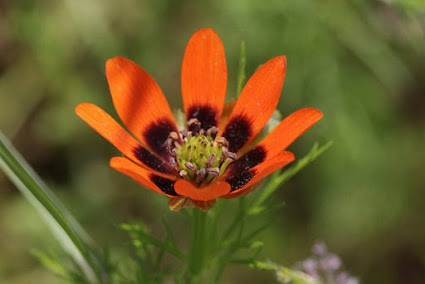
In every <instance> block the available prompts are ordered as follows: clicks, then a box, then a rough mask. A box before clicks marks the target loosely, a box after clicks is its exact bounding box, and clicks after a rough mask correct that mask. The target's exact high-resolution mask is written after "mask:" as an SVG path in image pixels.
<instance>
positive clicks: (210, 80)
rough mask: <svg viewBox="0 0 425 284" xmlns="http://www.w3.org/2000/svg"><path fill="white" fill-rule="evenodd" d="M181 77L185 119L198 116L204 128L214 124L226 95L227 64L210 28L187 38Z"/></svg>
mask: <svg viewBox="0 0 425 284" xmlns="http://www.w3.org/2000/svg"><path fill="white" fill-rule="evenodd" d="M181 80H182V83H181V84H182V96H183V104H184V110H185V113H186V119H187V120H189V119H191V118H196V119H198V120H199V121H200V122H201V128H203V129H205V130H207V129H208V128H210V127H212V126H218V122H219V120H220V116H221V113H222V110H223V105H224V99H225V96H226V88H227V65H226V57H225V54H224V47H223V43H222V42H221V39H220V37H219V36H218V35H217V34H216V33H215V32H214V31H213V30H212V29H200V30H199V31H197V32H196V33H195V34H193V35H192V37H191V38H190V40H189V43H188V44H187V46H186V51H185V53H184V57H183V64H182V75H181ZM189 130H192V129H190V127H189Z"/></svg>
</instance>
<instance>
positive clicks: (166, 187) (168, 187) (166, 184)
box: [150, 174, 178, 196]
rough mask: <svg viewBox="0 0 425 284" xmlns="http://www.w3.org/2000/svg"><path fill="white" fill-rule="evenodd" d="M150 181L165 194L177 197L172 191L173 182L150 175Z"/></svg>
mask: <svg viewBox="0 0 425 284" xmlns="http://www.w3.org/2000/svg"><path fill="white" fill-rule="evenodd" d="M150 179H151V181H152V182H153V183H154V184H155V185H156V186H157V187H159V189H160V190H161V191H162V192H164V193H165V194H168V195H172V196H178V194H177V193H176V192H175V190H174V183H175V181H174V180H170V179H167V178H163V177H160V176H156V175H154V174H151V176H150Z"/></svg>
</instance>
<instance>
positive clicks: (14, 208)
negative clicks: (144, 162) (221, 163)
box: [0, 0, 425, 284]
mask: <svg viewBox="0 0 425 284" xmlns="http://www.w3.org/2000/svg"><path fill="white" fill-rule="evenodd" d="M201 27H212V28H213V29H215V30H216V32H217V33H218V34H219V35H220V37H221V38H222V40H223V43H224V46H225V50H226V57H227V64H228V69H229V87H228V92H229V94H233V93H234V92H235V85H236V82H235V81H236V73H237V64H238V58H239V45H240V42H241V41H242V40H244V41H245V43H246V49H247V51H246V54H247V62H248V65H247V67H248V68H247V72H248V74H249V75H250V74H252V72H253V71H254V70H255V68H256V67H257V66H258V65H259V64H261V63H264V62H265V61H267V60H268V59H270V58H272V57H274V56H277V55H281V54H285V55H286V56H287V59H288V69H287V77H286V80H285V85H284V88H283V93H282V97H281V100H280V102H279V109H280V111H281V112H282V113H283V114H284V115H287V114H289V113H291V112H293V111H295V110H297V109H299V108H302V107H306V106H311V107H315V108H318V109H320V110H322V111H323V112H324V118H323V119H322V120H321V121H320V122H319V123H318V124H317V125H316V126H314V127H313V129H312V130H310V131H309V132H308V133H306V134H305V135H304V136H303V137H302V138H301V139H299V140H298V141H297V142H296V143H295V144H294V145H293V146H291V148H290V149H291V150H292V151H293V152H294V153H295V155H297V156H298V157H302V156H303V155H304V154H306V153H307V152H308V149H309V148H310V147H311V146H312V144H313V143H314V142H315V141H319V142H321V143H325V142H327V141H328V140H333V141H334V145H333V147H331V149H330V150H328V151H327V152H326V153H325V154H324V155H323V156H321V157H320V158H319V159H318V160H317V161H315V162H314V163H313V164H312V165H311V166H309V167H308V168H307V169H306V170H304V171H302V172H301V173H300V174H298V175H297V176H296V177H295V178H294V179H292V180H291V181H290V182H289V183H287V184H286V185H285V186H284V187H283V188H282V189H281V190H280V191H279V192H278V194H275V195H274V197H273V198H274V199H275V200H276V202H278V201H282V200H284V201H285V202H286V205H285V207H283V209H281V210H279V211H278V212H277V213H278V214H280V216H279V218H278V222H277V223H276V224H275V225H274V226H273V227H271V228H270V229H269V230H268V231H266V233H265V234H264V235H263V238H262V240H263V241H264V242H265V248H264V250H263V253H262V255H261V257H262V259H271V260H273V261H276V262H278V263H281V264H285V265H291V264H292V263H294V262H296V261H299V260H301V259H304V258H305V257H307V256H308V255H309V254H310V252H309V250H310V246H311V245H312V244H313V243H314V241H316V240H318V239H321V240H324V241H325V242H326V243H327V244H328V246H329V247H330V250H332V251H334V252H335V253H337V254H338V255H340V256H341V257H342V259H343V261H344V263H345V265H346V268H347V269H348V270H349V271H350V272H351V273H352V274H353V275H356V276H358V277H359V278H360V279H361V281H362V282H363V283H390V284H391V283H423V281H424V279H425V225H424V217H425V206H424V201H425V177H424V173H425V170H424V169H425V151H424V145H425V36H424V33H425V3H424V1H423V0H406V1H403V0H346V1H342V0H340V1H337V0H334V1H313V0H293V1H285V0H270V1H242V0H236V1H235V0H234V1H226V0H218V1H217V0H216V1H212V0H211V1H188V0H184V1H166V0H156V1H147V0H145V1H136V0H122V1H112V0H106V1H100V0H63V1H53V0H38V1H35V0H26V1H20V0H10V1H7V0H6V1H2V2H0V129H1V130H2V131H4V132H5V134H6V135H7V136H8V137H9V138H10V139H11V140H12V141H13V143H14V145H15V146H16V147H17V148H18V149H19V151H20V152H21V153H22V154H23V156H24V157H25V158H26V159H27V160H28V161H29V162H30V163H31V165H32V166H33V167H34V168H35V169H36V171H37V172H38V173H39V174H40V175H41V177H42V178H43V179H44V180H45V181H46V182H47V183H48V184H49V185H50V186H51V188H52V189H53V190H54V191H55V193H57V194H58V195H59V197H60V198H61V200H62V201H63V202H64V203H65V204H66V206H67V207H68V208H69V209H70V211H71V212H72V213H73V214H75V215H76V217H77V219H78V220H79V221H80V222H81V223H82V224H83V226H84V227H85V228H86V229H87V230H88V231H89V233H90V234H91V235H92V236H93V237H94V239H96V240H97V241H98V242H99V243H100V244H105V243H108V244H109V246H110V247H111V250H112V252H113V253H115V254H117V255H120V254H124V253H125V246H126V245H125V242H127V237H126V235H125V233H123V232H122V231H121V230H120V229H119V228H117V225H118V224H120V223H122V222H125V221H128V220H129V219H135V220H142V221H143V222H145V223H146V224H147V225H148V226H149V227H151V228H152V230H155V228H157V227H159V226H160V221H159V217H160V216H162V214H168V215H169V216H170V218H175V219H176V223H178V222H179V220H180V221H181V219H179V217H176V216H175V215H176V214H174V213H169V212H168V211H169V210H168V208H167V206H166V201H167V199H166V198H162V197H161V196H159V195H158V194H156V193H154V192H149V191H146V190H141V189H140V188H139V187H138V185H137V184H136V183H135V182H133V181H132V180H131V179H130V178H127V177H126V176H124V175H121V174H119V173H118V172H115V171H113V170H112V169H110V168H109V166H108V162H109V158H110V157H112V156H113V155H116V154H117V151H116V150H115V149H114V148H113V147H112V146H111V145H110V144H109V143H108V142H106V141H105V140H104V139H103V138H101V137H100V136H99V135H98V134H96V133H95V132H94V131H93V130H92V129H90V128H89V127H88V126H87V125H86V124H85V123H84V122H82V121H81V120H80V119H78V118H77V116H76V115H75V113H74V107H75V106H76V105H77V104H78V103H79V102H92V103H95V104H97V105H99V106H101V107H102V108H104V109H106V110H107V111H108V112H109V113H111V114H113V116H115V117H116V114H115V112H114V110H113V106H112V101H111V98H110V96H109V91H108V86H107V82H106V78H105V71H104V64H105V61H106V60H107V59H108V58H110V57H113V56H115V55H122V56H124V57H127V58H130V59H131V60H133V61H135V62H136V63H138V64H139V65H141V66H143V67H144V68H145V69H146V70H147V71H148V72H149V73H150V74H151V75H152V76H153V77H154V78H155V79H156V80H157V82H158V83H159V85H160V86H161V87H162V89H163V91H164V93H165V94H166V96H167V98H168V100H169V102H170V105H171V106H172V107H175V108H177V107H181V98H180V66H181V59H182V56H183V52H184V48H185V44H186V43H187V41H188V39H189V37H190V36H191V34H192V33H193V32H195V31H196V30H197V29H199V28H201ZM251 195H252V197H251V198H255V195H256V192H255V191H254V192H253V193H252V194H251ZM225 202H235V201H234V200H231V201H225ZM32 248H38V249H41V250H45V251H60V250H59V248H58V246H57V244H56V242H55V240H54V239H53V238H52V236H51V234H50V232H49V231H47V230H46V226H45V225H44V223H43V222H42V220H41V219H40V218H39V217H38V216H37V215H36V214H35V211H34V210H33V208H31V207H30V205H29V204H28V202H27V201H26V200H24V198H23V197H22V196H20V194H19V193H18V192H17V190H16V189H15V188H14V186H13V185H12V184H11V183H10V182H9V181H8V180H7V178H6V177H5V176H4V175H3V174H2V173H0V251H1V253H0V283H60V280H59V279H58V278H56V277H55V276H53V275H52V274H51V273H50V272H48V271H46V270H45V269H44V268H43V267H41V265H40V264H39V263H38V261H37V260H36V259H35V258H34V257H32V256H31V254H30V253H29V251H30V249H32ZM272 279H273V275H272V273H271V272H266V271H257V270H253V269H249V268H248V267H244V266H242V265H235V266H233V267H230V268H228V269H227V270H226V272H225V277H224V280H223V283H240V282H241V281H245V282H247V283H257V282H259V281H272Z"/></svg>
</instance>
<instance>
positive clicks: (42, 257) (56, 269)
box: [31, 249, 69, 278]
mask: <svg viewBox="0 0 425 284" xmlns="http://www.w3.org/2000/svg"><path fill="white" fill-rule="evenodd" d="M31 254H32V255H33V256H34V257H35V258H37V259H38V261H40V262H41V264H42V265H43V266H44V267H45V268H47V269H48V270H50V271H52V272H53V273H55V274H57V275H59V276H61V277H63V278H68V277H69V274H68V270H67V269H66V268H65V267H64V266H63V265H62V264H60V263H59V262H58V261H57V260H55V259H54V258H53V257H51V256H49V255H47V254H45V253H44V252H42V251H40V250H37V249H33V250H31Z"/></svg>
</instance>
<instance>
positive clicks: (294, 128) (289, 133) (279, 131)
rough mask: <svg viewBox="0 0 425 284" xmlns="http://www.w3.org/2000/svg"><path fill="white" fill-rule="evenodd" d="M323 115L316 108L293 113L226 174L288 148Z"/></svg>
mask: <svg viewBox="0 0 425 284" xmlns="http://www.w3.org/2000/svg"><path fill="white" fill-rule="evenodd" d="M322 116H323V114H322V112H321V111H319V110H317V109H314V108H305V109H301V110H298V111H296V112H294V113H292V114H291V115H289V116H288V117H286V118H285V119H284V120H282V122H281V123H280V124H279V125H278V126H277V127H276V128H275V129H274V130H273V131H272V132H271V133H270V134H269V135H267V136H266V137H265V138H264V139H263V140H262V141H261V142H260V143H258V144H257V145H256V146H255V147H254V148H252V149H251V150H249V151H248V152H246V153H245V154H243V155H241V156H240V157H239V158H238V159H237V160H236V161H234V162H233V163H232V164H230V166H229V168H228V169H227V171H226V176H235V175H238V174H240V173H242V172H245V171H247V170H249V169H251V168H253V167H255V166H256V165H258V164H260V163H262V162H264V161H265V160H267V159H269V158H271V157H274V156H275V155H277V154H278V153H280V152H281V151H283V150H284V149H286V148H287V147H288V146H289V145H290V144H291V143H292V142H294V140H295V139H297V138H298V137H299V136H301V135H302V134H303V133H304V132H305V131H307V130H308V129H309V128H310V127H311V126H312V125H314V124H315V123H316V122H317V121H318V120H319V119H320V118H321V117H322ZM241 152H242V151H241Z"/></svg>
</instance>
